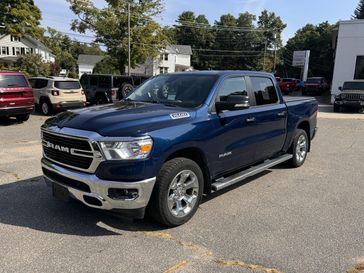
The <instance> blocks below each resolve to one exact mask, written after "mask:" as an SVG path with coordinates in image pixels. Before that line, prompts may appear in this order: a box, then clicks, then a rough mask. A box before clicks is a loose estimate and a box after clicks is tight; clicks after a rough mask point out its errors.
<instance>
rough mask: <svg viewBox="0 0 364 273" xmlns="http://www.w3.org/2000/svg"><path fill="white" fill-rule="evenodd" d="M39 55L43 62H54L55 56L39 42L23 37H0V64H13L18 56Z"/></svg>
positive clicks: (26, 36) (27, 36)
mask: <svg viewBox="0 0 364 273" xmlns="http://www.w3.org/2000/svg"><path fill="white" fill-rule="evenodd" d="M25 54H39V55H41V56H42V59H43V60H44V61H45V62H51V63H54V62H55V55H54V54H52V52H51V51H50V50H49V49H48V48H47V47H46V46H45V45H43V44H42V43H41V42H39V41H38V40H36V39H34V38H32V37H30V36H29V35H25V36H24V37H16V36H12V35H2V36H0V62H5V63H12V62H15V61H16V60H17V58H18V56H20V55H25Z"/></svg>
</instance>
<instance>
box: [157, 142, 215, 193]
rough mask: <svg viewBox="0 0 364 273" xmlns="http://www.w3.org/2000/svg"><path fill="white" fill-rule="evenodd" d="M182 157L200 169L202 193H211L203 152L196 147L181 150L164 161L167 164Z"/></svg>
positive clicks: (209, 178)
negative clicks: (202, 181)
mask: <svg viewBox="0 0 364 273" xmlns="http://www.w3.org/2000/svg"><path fill="white" fill-rule="evenodd" d="M177 157H184V158H188V159H190V160H192V161H194V162H196V163H197V165H198V166H199V167H200V168H201V170H202V173H203V176H204V188H203V193H206V194H208V193H210V192H211V175H210V170H209V168H208V163H207V158H206V156H205V154H204V152H203V151H202V150H201V149H199V148H197V147H189V148H182V149H179V150H176V151H174V152H173V153H171V154H170V155H169V156H168V157H167V158H166V159H165V161H164V163H165V162H167V161H169V160H171V159H173V158H177Z"/></svg>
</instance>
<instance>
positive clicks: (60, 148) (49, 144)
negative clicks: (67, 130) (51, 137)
mask: <svg viewBox="0 0 364 273" xmlns="http://www.w3.org/2000/svg"><path fill="white" fill-rule="evenodd" d="M45 146H46V147H47V148H51V149H54V150H58V151H60V152H64V153H70V148H68V147H64V146H61V145H58V144H54V143H52V142H49V141H46V142H45Z"/></svg>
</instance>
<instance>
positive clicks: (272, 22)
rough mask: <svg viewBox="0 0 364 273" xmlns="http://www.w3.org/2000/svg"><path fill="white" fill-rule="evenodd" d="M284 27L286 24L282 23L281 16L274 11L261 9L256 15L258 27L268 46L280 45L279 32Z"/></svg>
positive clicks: (280, 32)
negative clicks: (259, 13) (258, 14)
mask: <svg viewBox="0 0 364 273" xmlns="http://www.w3.org/2000/svg"><path fill="white" fill-rule="evenodd" d="M286 27H287V25H286V24H285V23H283V21H282V19H281V17H279V16H277V15H276V14H275V13H274V12H269V11H267V10H263V11H262V13H261V15H260V16H259V17H258V28H259V29H261V31H262V32H263V35H264V37H265V39H266V41H267V43H268V47H269V48H274V46H275V45H276V46H277V47H281V46H282V37H281V34H282V31H283V30H284V29H285V28H286Z"/></svg>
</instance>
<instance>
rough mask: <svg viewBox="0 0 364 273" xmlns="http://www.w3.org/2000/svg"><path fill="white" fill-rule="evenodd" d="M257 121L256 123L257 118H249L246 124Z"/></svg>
mask: <svg viewBox="0 0 364 273" xmlns="http://www.w3.org/2000/svg"><path fill="white" fill-rule="evenodd" d="M255 121H256V119H255V117H252V118H247V119H246V122H247V123H252V122H255Z"/></svg>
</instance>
